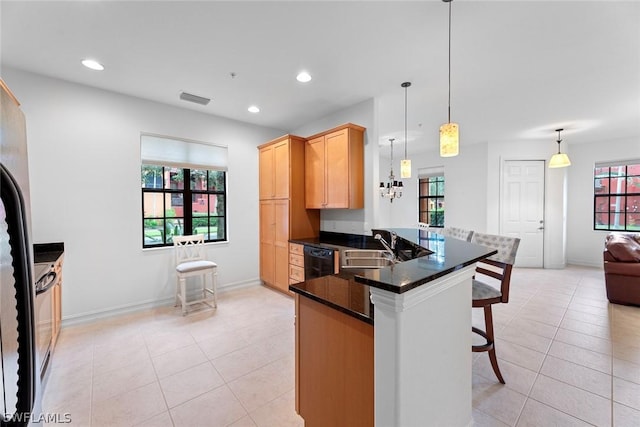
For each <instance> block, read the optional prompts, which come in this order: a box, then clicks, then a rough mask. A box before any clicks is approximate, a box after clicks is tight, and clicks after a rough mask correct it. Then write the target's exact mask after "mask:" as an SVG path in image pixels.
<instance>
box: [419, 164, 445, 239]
mask: <svg viewBox="0 0 640 427" xmlns="http://www.w3.org/2000/svg"><path fill="white" fill-rule="evenodd" d="M418 187H419V195H418V221H419V222H424V223H427V224H429V225H430V226H432V227H444V174H438V175H430V176H421V177H420V179H419V185H418Z"/></svg>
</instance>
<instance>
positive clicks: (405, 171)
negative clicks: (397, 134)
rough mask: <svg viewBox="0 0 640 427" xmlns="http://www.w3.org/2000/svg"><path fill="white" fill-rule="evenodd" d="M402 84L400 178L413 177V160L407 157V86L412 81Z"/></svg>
mask: <svg viewBox="0 0 640 427" xmlns="http://www.w3.org/2000/svg"><path fill="white" fill-rule="evenodd" d="M400 86H401V87H403V88H404V159H403V160H402V161H401V162H400V178H411V160H409V159H408V158H407V88H408V87H409V86H411V82H404V83H402V84H401V85H400Z"/></svg>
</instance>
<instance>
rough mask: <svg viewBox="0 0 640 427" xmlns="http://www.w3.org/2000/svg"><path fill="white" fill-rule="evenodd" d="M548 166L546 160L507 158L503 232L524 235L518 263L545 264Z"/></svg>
mask: <svg viewBox="0 0 640 427" xmlns="http://www.w3.org/2000/svg"><path fill="white" fill-rule="evenodd" d="M544 170H545V169H544V161H543V160H507V161H505V162H504V167H503V169H502V195H501V198H500V233H501V234H503V235H506V236H511V237H519V238H520V246H519V247H518V254H517V256H516V263H515V265H516V266H518V267H542V266H543V248H544Z"/></svg>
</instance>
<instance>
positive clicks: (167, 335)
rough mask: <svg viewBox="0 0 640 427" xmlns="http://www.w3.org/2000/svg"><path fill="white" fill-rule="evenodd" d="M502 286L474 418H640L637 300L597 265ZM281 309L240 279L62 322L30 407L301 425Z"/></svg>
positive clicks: (161, 421) (111, 417) (149, 421)
mask: <svg viewBox="0 0 640 427" xmlns="http://www.w3.org/2000/svg"><path fill="white" fill-rule="evenodd" d="M511 290H512V292H511V298H510V302H509V303H508V304H501V305H499V306H496V308H495V310H494V313H495V314H494V318H495V322H496V335H497V340H496V348H497V352H498V357H499V363H500V368H501V369H502V373H503V375H504V377H505V379H506V382H507V384H506V385H501V384H499V383H498V382H497V381H496V379H495V377H494V375H493V371H492V370H491V366H490V364H489V362H488V358H487V356H486V354H474V364H473V417H474V422H475V424H474V425H476V426H536V427H538V426H542V427H546V426H589V425H596V426H616V427H624V426H640V308H637V307H626V306H619V305H612V304H609V303H608V301H607V299H606V296H605V291H604V280H603V273H602V270H598V269H590V268H581V267H569V268H567V269H564V270H541V269H518V268H516V269H514V273H513V280H512V287H511ZM293 311H294V310H293V300H292V299H291V298H289V297H286V296H284V295H281V294H279V293H276V292H273V291H271V290H268V289H266V288H263V287H253V288H246V289H240V290H234V291H228V292H224V293H221V294H220V296H219V304H218V309H217V310H215V311H214V310H206V311H201V312H198V313H192V314H189V315H188V316H186V317H182V316H181V315H180V314H179V310H178V309H174V308H172V307H171V308H169V307H167V308H161V309H155V310H148V311H144V312H139V313H136V314H131V315H125V316H121V317H118V318H112V319H108V320H103V321H99V322H95V323H92V324H86V325H81V326H74V327H67V328H64V329H63V331H62V333H61V337H60V340H59V343H58V345H57V348H56V350H55V354H54V357H53V360H52V364H51V367H50V371H49V375H48V380H47V384H46V390H45V394H44V397H43V408H44V410H45V411H47V412H50V413H59V414H63V413H69V414H70V417H71V420H72V423H71V425H74V426H108V425H110V426H128V425H140V426H152V427H156V426H157V427H163V426H236V427H240V426H254V427H255V426H265V427H266V426H272V427H287V426H302V425H303V421H302V419H301V418H300V417H298V416H297V415H296V414H295V411H294V341H293V328H294V326H293ZM481 315H482V313H481V311H480V310H477V312H476V310H474V313H473V318H474V323H475V322H478V321H480V320H481ZM67 425H68V424H67ZM428 425H429V423H428V421H425V426H428ZM328 427H331V426H328Z"/></svg>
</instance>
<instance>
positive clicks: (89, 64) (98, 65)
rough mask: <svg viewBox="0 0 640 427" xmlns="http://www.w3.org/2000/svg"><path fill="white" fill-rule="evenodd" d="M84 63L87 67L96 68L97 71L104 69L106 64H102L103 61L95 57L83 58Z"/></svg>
mask: <svg viewBox="0 0 640 427" xmlns="http://www.w3.org/2000/svg"><path fill="white" fill-rule="evenodd" d="M82 65H84V66H85V67H87V68H91V69H92V70H96V71H102V70H104V65H102V64H101V63H99V62H98V61H95V60H93V59H83V60H82Z"/></svg>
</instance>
